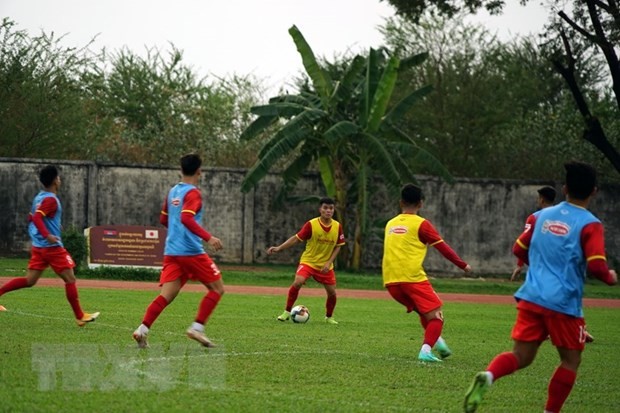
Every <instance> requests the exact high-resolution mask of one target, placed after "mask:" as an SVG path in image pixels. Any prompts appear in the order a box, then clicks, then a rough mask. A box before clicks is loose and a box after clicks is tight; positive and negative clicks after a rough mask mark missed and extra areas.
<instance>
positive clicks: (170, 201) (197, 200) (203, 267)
mask: <svg viewBox="0 0 620 413" xmlns="http://www.w3.org/2000/svg"><path fill="white" fill-rule="evenodd" d="M201 166H202V160H201V158H200V156H198V155H196V154H189V155H185V156H183V157H182V158H181V173H182V179H181V182H179V183H178V184H176V185H175V186H174V187H172V189H170V191H169V192H168V195H167V197H166V200H165V201H164V204H163V207H162V211H161V214H160V217H159V221H160V222H161V223H162V225H164V226H166V227H168V236H167V237H166V245H165V248H164V262H163V268H162V271H161V274H160V278H159V282H160V286H161V287H162V288H161V292H160V294H159V295H158V296H157V298H155V300H153V302H151V304H150V305H149V306H148V307H147V309H146V313H145V314H144V318H143V320H142V324H140V326H139V327H138V328H137V329H136V331H134V333H133V338H134V340H136V342H137V343H138V347H139V348H145V347H148V343H147V335H148V333H149V329H150V328H151V325H152V324H153V323H154V322H155V320H156V319H157V317H159V315H160V314H161V312H162V311H164V309H165V308H166V306H168V304H170V303H171V302H172V301H173V300H174V299H175V297H176V296H177V294H178V293H179V291H181V288H183V286H184V285H185V284H186V283H187V281H188V280H190V279H191V280H195V281H199V282H201V283H202V284H204V285H205V287H206V288H207V290H208V292H207V294H206V295H205V296H204V298H203V299H202V301H201V302H200V305H199V307H198V313H197V314H196V318H195V320H194V322H193V323H192V324H191V326H190V327H189V328H188V329H187V331H186V334H187V337H189V338H191V339H192V340H196V341H197V342H199V343H200V344H202V345H203V346H205V347H215V344H213V342H211V340H209V338H207V336H206V335H205V333H204V326H205V323H206V322H207V319H208V318H209V316H210V315H211V313H212V312H213V310H214V309H215V307H216V306H217V304H218V303H219V301H220V298H221V297H222V295H223V294H224V284H223V282H222V275H221V273H220V270H219V269H218V268H217V266H216V265H215V263H214V262H213V261H212V260H211V258H210V257H209V255H207V253H206V252H205V250H204V247H203V244H202V241H203V240H204V241H206V242H207V244H209V245H210V246H211V247H212V248H213V249H214V250H215V251H218V250H221V249H222V242H221V241H220V240H219V239H218V238H216V237H214V236H212V235H211V234H209V233H208V232H207V231H206V230H205V229H204V228H203V227H202V226H201V225H200V223H201V221H202V196H201V194H200V190H199V189H198V184H199V183H200V175H201Z"/></svg>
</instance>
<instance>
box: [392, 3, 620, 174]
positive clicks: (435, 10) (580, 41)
mask: <svg viewBox="0 0 620 413" xmlns="http://www.w3.org/2000/svg"><path fill="white" fill-rule="evenodd" d="M388 2H389V3H390V4H392V5H393V6H394V7H395V8H396V10H397V13H398V14H399V15H401V16H404V17H405V18H406V19H408V20H410V21H412V22H415V23H417V22H418V21H420V20H421V18H422V17H423V16H424V15H431V16H434V15H440V16H445V17H446V18H448V19H455V20H458V19H459V13H461V12H466V13H475V12H476V11H478V10H479V9H480V8H485V9H487V10H488V11H489V12H490V13H491V14H499V13H501V12H502V10H503V7H504V4H505V3H504V2H503V1H494V0H485V1H478V0H428V1H427V0H413V1H403V0H388ZM527 2H528V0H521V1H520V3H521V4H526V3H527ZM566 8H568V9H569V10H570V12H569V13H567V12H566V11H565V9H566ZM549 10H550V16H549V24H548V27H547V32H546V33H545V36H544V37H545V38H546V39H545V44H544V48H547V49H548V51H547V53H546V54H545V58H547V59H548V64H549V66H550V67H553V68H554V70H555V71H556V72H557V73H558V74H560V75H561V77H562V78H563V79H564V81H565V84H566V86H567V89H568V91H569V92H570V94H571V97H572V99H573V101H574V103H575V105H576V106H577V109H578V111H579V113H580V115H581V118H582V133H581V137H582V138H583V139H584V140H585V141H587V142H589V143H591V144H592V145H594V147H596V149H597V150H598V151H600V152H601V153H602V154H603V155H604V156H605V157H606V158H607V160H608V161H609V162H610V163H611V165H612V166H613V168H614V169H615V170H616V171H617V172H620V152H618V149H617V147H618V144H619V143H620V142H619V139H620V134H619V133H618V130H617V129H612V130H610V129H608V128H609V126H611V127H615V123H614V122H613V121H611V122H609V123H606V122H605V120H604V119H601V118H600V116H601V113H598V112H595V111H594V110H593V109H594V108H596V107H600V105H599V103H600V102H601V101H605V98H604V95H605V94H604V93H603V94H602V95H603V96H601V93H600V92H601V91H602V90H604V89H608V90H610V91H611V93H613V95H614V96H615V106H616V111H617V112H619V113H620V59H619V58H618V53H617V51H618V41H619V40H620V25H619V24H618V22H619V21H620V8H619V7H618V4H617V1H615V0H614V1H610V2H607V3H605V2H600V1H597V0H585V1H573V2H563V1H552V2H549ZM569 14H570V15H569ZM593 49H597V51H598V55H597V54H593V53H591V51H592V50H593ZM602 61H604V62H605V65H606V69H607V73H606V76H605V78H607V79H611V82H610V83H608V84H607V85H606V86H603V87H599V88H598V89H596V90H594V93H591V92H593V89H592V88H591V87H590V86H592V84H593V82H599V86H600V85H601V84H602V83H604V80H603V79H604V77H603V76H601V74H602V73H603V72H602V71H601V70H599V69H600V67H601V66H600V65H599V63H600V62H602ZM592 74H594V77H593V76H592ZM601 80H603V82H601ZM602 113H603V114H605V113H606V111H603V112H602ZM604 125H605V126H604Z"/></svg>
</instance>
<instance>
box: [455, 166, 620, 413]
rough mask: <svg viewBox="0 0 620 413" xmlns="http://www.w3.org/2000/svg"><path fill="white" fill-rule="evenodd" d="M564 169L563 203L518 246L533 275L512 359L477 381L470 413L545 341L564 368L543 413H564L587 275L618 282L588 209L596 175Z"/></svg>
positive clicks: (576, 359)
mask: <svg viewBox="0 0 620 413" xmlns="http://www.w3.org/2000/svg"><path fill="white" fill-rule="evenodd" d="M564 168H565V169H566V183H565V185H564V186H563V188H562V190H563V193H564V194H565V195H566V201H564V202H561V203H559V204H558V205H556V206H553V207H549V208H546V209H544V210H542V211H541V212H540V213H539V214H538V216H536V218H535V221H534V222H533V223H532V226H531V227H530V228H527V229H526V230H525V231H524V232H523V233H522V234H521V235H520V236H519V238H518V239H517V241H516V242H515V244H514V246H513V252H514V254H515V255H516V256H517V257H519V258H521V259H522V260H524V261H525V262H526V263H528V261H529V264H528V265H529V268H528V271H527V275H526V278H525V282H524V284H523V285H522V286H521V288H519V290H518V291H517V292H516V293H515V298H516V300H517V320H516V322H515V325H514V327H513V329H512V339H513V340H514V345H513V349H512V352H505V353H501V354H498V355H497V356H495V358H494V359H493V360H492V361H491V363H490V364H489V365H488V367H487V369H486V371H483V372H480V373H477V374H476V376H475V377H474V380H473V383H472V385H471V386H470V388H469V390H468V391H467V394H466V396H465V401H464V409H465V412H467V413H471V412H475V411H476V409H477V408H478V406H479V405H480V402H481V401H482V397H483V395H484V394H485V392H486V391H487V390H488V388H489V387H490V386H491V384H492V383H493V382H494V381H496V380H498V379H500V378H502V377H504V376H507V375H509V374H512V373H514V372H515V371H517V370H519V369H522V368H525V367H527V366H529V365H530V364H531V363H532V362H533V361H534V358H535V357H536V353H537V352H538V348H539V347H540V345H541V343H542V342H543V341H544V340H546V339H547V337H550V338H551V343H552V344H553V345H554V346H555V347H556V348H557V350H558V353H559V356H560V365H559V366H558V368H557V369H556V370H555V372H554V373H553V376H552V377H551V380H550V382H549V387H548V392H547V402H546V405H545V412H546V413H555V412H559V411H560V410H561V409H562V406H563V405H564V402H565V401H566V399H567V398H568V396H569V394H570V392H571V390H572V388H573V385H574V383H575V378H576V376H577V368H578V367H579V364H580V363H581V353H582V351H583V349H584V346H585V341H586V337H585V321H584V318H583V309H582V297H583V284H584V281H585V277H586V271H587V272H588V273H589V274H590V275H592V276H594V277H596V278H598V279H600V280H602V281H603V282H605V283H606V284H608V285H614V284H616V283H617V281H618V277H617V275H616V272H615V271H614V270H610V269H609V268H608V267H607V260H606V257H605V241H604V236H603V225H602V224H601V222H600V221H599V220H598V219H597V218H596V217H595V216H594V215H593V214H592V213H590V212H589V211H588V210H587V209H586V208H587V207H588V205H589V204H590V201H591V199H592V197H593V196H594V195H595V194H596V191H597V179H596V171H595V170H594V168H592V167H591V166H590V165H587V164H584V163H581V162H574V161H573V162H568V163H566V164H565V165H564ZM528 251H529V252H528Z"/></svg>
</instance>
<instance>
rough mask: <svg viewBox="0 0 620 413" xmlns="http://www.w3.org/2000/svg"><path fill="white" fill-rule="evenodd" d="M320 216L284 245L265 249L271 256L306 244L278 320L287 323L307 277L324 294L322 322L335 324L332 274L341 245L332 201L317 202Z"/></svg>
mask: <svg viewBox="0 0 620 413" xmlns="http://www.w3.org/2000/svg"><path fill="white" fill-rule="evenodd" d="M319 214H320V216H319V217H317V218H314V219H311V220H310V221H307V222H306V223H305V224H304V226H303V227H302V228H301V230H299V232H297V233H296V234H295V235H293V236H292V237H290V238H289V239H287V240H286V241H284V242H283V243H282V244H280V245H278V246H277V247H276V246H273V247H269V248H268V249H267V254H268V255H271V254H275V253H277V252H280V251H282V250H285V249H287V248H290V247H292V246H293V245H297V244H299V243H302V242H304V241H305V242H306V249H305V250H304V252H303V254H302V255H301V258H300V259H299V265H298V266H297V271H296V273H295V280H294V281H293V284H292V285H291V287H290V288H289V290H288V296H287V299H286V307H285V309H284V312H283V313H282V314H280V315H279V316H278V320H280V321H287V320H288V319H289V318H290V317H291V309H292V308H293V306H294V305H295V300H297V296H298V295H299V290H300V289H301V287H302V286H303V285H304V284H305V283H306V280H307V279H308V278H310V277H312V278H314V279H315V280H316V281H317V282H319V283H321V284H323V287H324V288H325V292H326V293H327V300H326V302H325V322H326V323H329V324H338V322H337V321H336V320H334V317H333V314H334V308H335V307H336V273H335V272H334V260H335V259H336V257H337V256H338V253H339V252H340V248H342V246H343V245H344V244H345V242H344V232H343V230H342V225H340V223H339V222H338V221H336V220H335V219H333V218H332V217H333V215H334V200H333V199H331V198H327V197H326V198H321V199H320V200H319Z"/></svg>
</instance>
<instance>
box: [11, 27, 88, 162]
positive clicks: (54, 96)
mask: <svg viewBox="0 0 620 413" xmlns="http://www.w3.org/2000/svg"><path fill="white" fill-rule="evenodd" d="M61 39H62V38H55V37H54V35H53V34H51V35H48V34H45V33H42V34H41V35H39V36H36V37H31V36H29V35H28V33H27V32H25V31H20V30H16V28H15V22H13V21H11V20H9V19H8V18H5V19H3V20H2V23H1V24H0V137H1V139H0V152H1V153H2V154H3V156H14V157H33V158H65V159H75V158H77V157H78V156H79V153H80V149H81V148H82V147H84V146H85V145H87V142H86V138H85V137H86V135H87V134H86V130H87V128H88V125H89V120H90V119H89V117H88V115H87V113H86V112H85V110H84V105H83V104H84V95H83V88H82V86H83V83H82V80H83V76H84V75H85V73H88V72H90V71H92V70H93V68H94V59H93V57H92V56H91V55H90V54H89V53H88V51H87V49H86V47H84V48H80V49H76V48H64V47H62V46H61V45H60V41H61Z"/></svg>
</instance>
